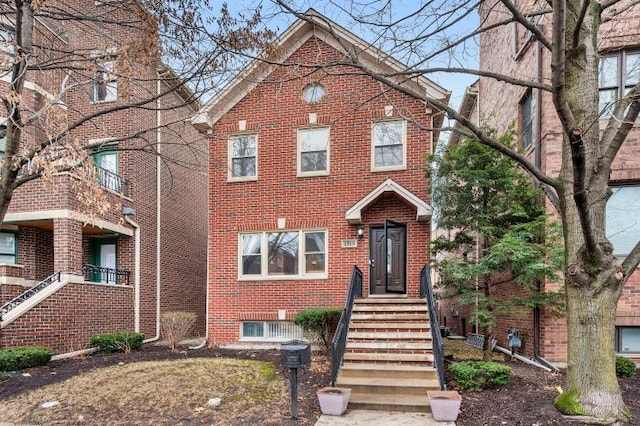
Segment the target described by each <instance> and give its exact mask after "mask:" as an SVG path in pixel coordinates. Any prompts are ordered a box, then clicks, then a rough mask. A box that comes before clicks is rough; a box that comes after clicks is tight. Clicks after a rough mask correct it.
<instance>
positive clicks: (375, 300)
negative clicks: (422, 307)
mask: <svg viewBox="0 0 640 426" xmlns="http://www.w3.org/2000/svg"><path fill="white" fill-rule="evenodd" d="M389 303H395V304H405V303H406V304H412V303H421V304H426V303H427V302H426V301H425V299H420V298H415V297H369V298H366V299H356V300H355V303H354V304H355V305H356V306H357V305H375V304H382V305H385V304H389Z"/></svg>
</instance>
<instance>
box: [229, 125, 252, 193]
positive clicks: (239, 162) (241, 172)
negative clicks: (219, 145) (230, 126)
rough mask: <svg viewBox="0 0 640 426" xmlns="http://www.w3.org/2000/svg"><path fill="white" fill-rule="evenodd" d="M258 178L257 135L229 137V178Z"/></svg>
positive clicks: (235, 179)
mask: <svg viewBox="0 0 640 426" xmlns="http://www.w3.org/2000/svg"><path fill="white" fill-rule="evenodd" d="M257 178H258V135H256V134H245V135H233V136H230V137H229V180H230V181H245V180H256V179H257Z"/></svg>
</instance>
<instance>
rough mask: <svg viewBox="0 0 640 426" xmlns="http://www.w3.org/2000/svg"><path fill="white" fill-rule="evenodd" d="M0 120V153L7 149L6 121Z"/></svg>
mask: <svg viewBox="0 0 640 426" xmlns="http://www.w3.org/2000/svg"><path fill="white" fill-rule="evenodd" d="M2 121H3V120H0V155H4V152H5V151H6V150H7V123H6V121H5V122H2Z"/></svg>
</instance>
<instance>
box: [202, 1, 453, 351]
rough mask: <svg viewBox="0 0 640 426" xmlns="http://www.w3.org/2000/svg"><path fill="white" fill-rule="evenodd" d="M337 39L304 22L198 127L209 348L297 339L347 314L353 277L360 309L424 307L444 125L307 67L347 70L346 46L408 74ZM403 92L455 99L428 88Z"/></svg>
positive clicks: (384, 92)
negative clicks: (316, 320) (328, 313)
mask: <svg viewBox="0 0 640 426" xmlns="http://www.w3.org/2000/svg"><path fill="white" fill-rule="evenodd" d="M309 13H310V14H312V15H313V16H314V17H315V18H314V19H318V21H317V22H323V19H325V18H320V17H318V15H316V14H315V12H313V11H310V12H309ZM326 22H330V21H326ZM331 26H332V29H333V30H334V31H335V34H336V35H337V36H338V37H339V39H340V42H341V43H342V44H340V43H338V42H337V41H336V40H335V39H334V38H332V36H331V35H330V34H328V33H327V32H326V31H325V30H324V29H323V28H322V27H321V26H318V25H315V24H311V23H309V22H307V21H303V20H299V21H297V22H295V23H294V24H293V25H292V26H291V27H290V28H289V29H287V30H286V31H285V32H284V33H283V35H282V36H281V37H280V39H279V40H278V42H277V46H276V48H275V52H278V53H277V55H278V57H277V58H276V62H277V63H286V64H288V65H286V66H285V65H283V66H275V65H274V66H267V65H265V64H260V63H257V62H256V63H253V64H252V65H250V66H249V67H248V68H247V69H246V70H245V72H244V73H243V74H242V75H240V76H238V77H237V78H236V79H235V80H233V81H232V82H231V83H230V84H229V85H228V86H227V87H226V88H225V89H223V90H222V91H221V92H220V93H219V94H218V95H217V96H215V97H214V98H213V100H212V101H211V102H210V103H209V104H208V105H207V106H206V107H205V108H204V110H203V111H202V113H201V114H200V115H199V116H197V117H196V118H195V120H194V123H195V125H196V126H197V127H198V128H199V129H200V130H201V131H202V132H206V133H207V134H208V135H209V137H210V147H209V150H210V163H209V170H210V172H209V176H210V178H209V191H210V193H209V273H208V279H209V330H208V332H209V342H210V343H211V344H215V345H219V344H228V343H235V342H238V341H241V342H247V341H252V342H264V341H272V342H273V341H281V340H283V339H289V338H291V337H295V336H296V330H295V328H294V327H291V322H290V321H291V320H292V319H293V317H294V316H295V314H296V313H297V312H298V311H300V310H301V309H307V308H318V307H342V306H343V305H344V301H345V296H346V294H347V291H348V286H349V278H350V275H351V271H352V268H353V267H354V265H357V266H358V267H359V268H360V269H362V271H363V273H364V283H365V284H364V295H363V296H364V297H368V296H370V295H373V294H381V295H389V294H394V295H397V294H400V295H403V296H414V297H417V296H418V295H419V273H420V270H421V268H422V267H423V266H424V265H425V264H427V263H428V262H429V239H430V235H429V233H430V216H431V208H430V206H429V189H428V184H427V180H426V177H425V171H426V161H427V159H426V156H427V155H428V154H430V153H431V150H432V146H433V141H434V140H435V139H437V134H434V132H432V131H431V130H428V129H431V128H433V127H436V128H437V127H438V126H439V125H440V123H441V122H442V114H440V113H439V111H437V110H435V109H434V108H433V107H432V106H430V105H425V104H424V103H422V102H419V101H416V100H415V99H414V98H413V97H412V96H408V95H405V94H402V93H400V92H399V91H396V90H391V89H390V88H388V87H384V86H383V85H382V84H381V83H379V82H377V81H375V80H373V79H372V78H369V77H367V76H364V75H362V74H361V73H360V72H358V70H357V69H354V68H350V67H349V66H346V65H332V66H331V67H328V68H327V69H320V70H315V71H312V68H309V67H307V66H305V64H306V65H312V64H319V63H327V64H329V63H333V64H337V63H338V62H339V61H340V60H341V59H342V58H344V57H345V55H346V54H347V52H345V50H343V49H344V48H345V46H346V48H348V49H349V50H350V51H352V52H355V54H358V55H360V59H361V60H364V61H366V62H367V63H368V64H370V65H371V66H373V67H375V68H376V69H378V70H385V71H387V72H392V71H394V70H401V69H404V68H403V66H402V65H401V64H399V63H397V62H396V61H395V60H393V59H392V58H390V57H389V56H387V55H385V54H384V53H383V52H380V51H378V50H376V49H375V48H374V47H373V46H370V45H368V44H367V43H365V42H364V41H362V40H361V39H359V38H358V37H356V36H355V35H353V34H351V33H349V32H348V31H346V30H345V29H343V28H341V27H339V26H338V25H336V24H335V23H331ZM404 87H406V88H407V89H408V90H409V91H413V92H415V93H424V92H425V91H426V92H427V93H429V94H430V95H431V96H434V97H435V98H438V99H441V100H442V101H443V102H447V100H448V96H449V93H448V92H447V91H445V90H443V89H442V88H440V87H439V86H437V85H436V84H434V83H433V82H431V81H429V80H427V79H425V78H422V77H418V78H413V79H411V80H410V81H407V82H405V84H404ZM385 224H386V227H385ZM385 235H386V240H387V241H388V244H389V247H388V250H387V251H386V253H387V255H386V256H385V255H384V253H385V249H384V241H385ZM370 265H371V266H370ZM385 270H387V271H388V275H387V274H384V273H383V272H384V271H385ZM385 276H387V278H386V283H385V278H384V277H385ZM374 282H375V283H374Z"/></svg>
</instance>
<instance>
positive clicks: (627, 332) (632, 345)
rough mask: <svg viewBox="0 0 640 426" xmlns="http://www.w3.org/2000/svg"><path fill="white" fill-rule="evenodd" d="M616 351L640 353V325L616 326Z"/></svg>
mask: <svg viewBox="0 0 640 426" xmlns="http://www.w3.org/2000/svg"><path fill="white" fill-rule="evenodd" d="M616 352H617V353H621V354H624V353H640V327H616Z"/></svg>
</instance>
